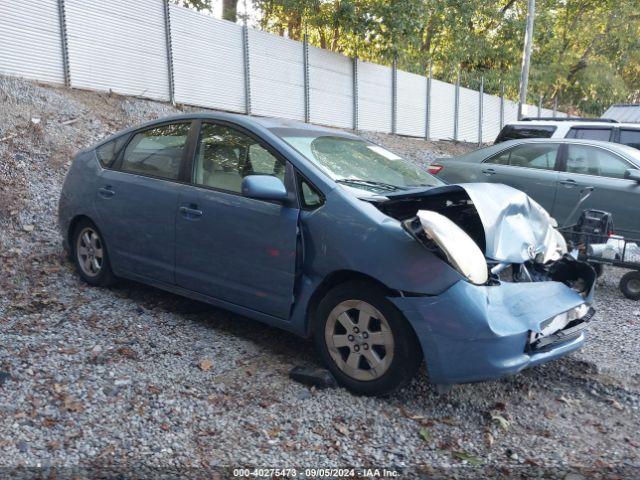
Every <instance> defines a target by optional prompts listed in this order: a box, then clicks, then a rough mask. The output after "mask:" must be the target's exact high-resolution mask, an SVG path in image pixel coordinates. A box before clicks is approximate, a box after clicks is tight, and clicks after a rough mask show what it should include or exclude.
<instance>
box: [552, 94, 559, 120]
mask: <svg viewBox="0 0 640 480" xmlns="http://www.w3.org/2000/svg"><path fill="white" fill-rule="evenodd" d="M557 115H558V96H557V95H556V96H555V97H553V118H556V116H557Z"/></svg>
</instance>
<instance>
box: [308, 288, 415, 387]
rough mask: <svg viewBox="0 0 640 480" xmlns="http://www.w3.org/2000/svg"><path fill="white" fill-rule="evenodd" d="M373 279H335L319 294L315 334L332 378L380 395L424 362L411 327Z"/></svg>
mask: <svg viewBox="0 0 640 480" xmlns="http://www.w3.org/2000/svg"><path fill="white" fill-rule="evenodd" d="M386 295H387V294H386V292H385V291H384V290H383V289H381V288H379V287H377V286H376V285H373V284H369V283H365V282H351V283H345V284H342V285H338V286H337V287H335V288H334V289H333V290H331V291H329V293H327V295H326V296H325V297H324V298H323V299H322V301H321V302H320V305H319V306H318V311H317V313H316V317H315V318H316V321H315V324H314V340H315V342H316V347H317V348H318V351H319V352H320V355H321V356H322V358H323V360H324V362H325V364H326V365H327V367H328V368H329V370H330V371H331V373H333V375H334V377H335V378H336V380H337V381H338V382H339V383H340V384H341V385H343V386H345V387H347V388H348V389H349V390H352V391H353V392H355V393H359V394H364V395H381V394H385V393H389V392H391V391H393V390H395V389H397V388H399V387H401V386H403V385H404V384H406V383H408V382H409V381H410V380H411V379H412V378H413V377H414V376H415V374H416V372H417V370H418V368H419V367H420V364H421V362H422V351H421V349H420V344H419V343H418V341H417V339H416V337H415V334H414V332H413V330H412V329H411V327H410V325H409V324H408V322H407V321H406V319H405V318H404V317H403V316H402V314H401V313H400V312H399V311H398V310H397V308H396V307H395V306H394V305H393V304H392V303H391V302H390V301H389V300H387V298H386Z"/></svg>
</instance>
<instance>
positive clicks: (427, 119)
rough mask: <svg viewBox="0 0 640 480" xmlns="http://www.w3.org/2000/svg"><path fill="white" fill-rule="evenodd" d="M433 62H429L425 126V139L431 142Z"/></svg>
mask: <svg viewBox="0 0 640 480" xmlns="http://www.w3.org/2000/svg"><path fill="white" fill-rule="evenodd" d="M431 75H432V70H431V62H429V76H428V77H427V109H426V110H427V113H426V115H427V118H426V119H425V124H424V138H425V140H429V133H430V132H429V129H430V128H431Z"/></svg>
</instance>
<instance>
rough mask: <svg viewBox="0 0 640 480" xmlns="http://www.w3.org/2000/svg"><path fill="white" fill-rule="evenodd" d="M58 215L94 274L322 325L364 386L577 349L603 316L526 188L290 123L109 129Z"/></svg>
mask: <svg viewBox="0 0 640 480" xmlns="http://www.w3.org/2000/svg"><path fill="white" fill-rule="evenodd" d="M59 224H60V226H61V229H62V235H63V239H64V242H65V244H66V246H67V248H68V250H69V252H70V254H71V257H72V259H73V261H74V262H75V265H76V267H77V270H78V273H79V275H80V276H81V277H82V278H83V279H84V280H85V281H86V282H87V283H89V284H90V285H95V286H107V285H110V284H111V283H113V282H114V281H116V280H117V279H118V278H127V279H131V280H135V281H139V282H143V283H146V284H149V285H152V286H155V287H158V288H160V289H164V290H167V291H170V292H174V293H177V294H180V295H184V296H187V297H190V298H193V299H197V300H200V301H204V302H208V303H211V304H213V305H217V306H219V307H222V308H225V309H228V310H231V311H233V312H236V313H238V314H241V315H245V316H248V317H251V318H253V319H256V320H259V321H262V322H265V323H267V324H269V325H273V326H276V327H279V328H282V329H284V330H288V331H290V332H293V333H295V334H297V335H300V336H302V337H306V338H313V341H314V342H315V345H316V347H317V349H318V351H319V353H320V356H321V358H322V359H323V361H324V362H325V364H326V366H327V368H328V369H329V370H330V371H331V372H332V373H333V375H334V376H335V378H336V379H337V380H338V382H339V383H340V384H342V385H344V386H345V387H347V388H349V389H351V390H352V391H354V392H357V393H361V394H383V393H387V392H390V391H392V390H394V389H396V388H398V387H400V386H401V385H403V384H406V383H407V382H408V381H409V380H411V378H412V377H414V375H415V374H416V372H417V371H418V369H419V368H420V365H421V364H422V360H423V359H424V360H425V363H426V369H427V373H428V377H429V379H430V381H431V382H433V383H435V384H438V385H442V386H446V385H451V384H455V383H463V382H474V381H480V380H486V379H492V378H497V377H501V376H504V375H509V374H515V373H517V372H519V371H521V370H522V369H524V368H527V367H531V366H534V365H538V364H540V363H543V362H547V361H549V360H553V359H555V358H558V357H560V356H562V355H565V354H567V353H569V352H571V351H573V350H575V349H577V348H579V347H580V346H581V345H582V344H583V342H584V338H585V325H586V323H587V322H588V320H589V319H590V318H591V317H592V316H593V312H594V311H593V308H592V306H591V304H592V299H593V288H594V280H595V273H594V272H593V270H592V268H591V267H590V266H589V265H587V264H586V263H583V262H580V261H577V260H575V259H574V258H573V257H571V256H570V255H568V254H567V251H566V250H567V249H566V244H565V242H564V240H563V238H562V236H561V235H560V234H559V233H558V231H557V230H556V229H555V228H554V222H553V219H551V218H550V216H549V215H548V213H547V212H546V211H545V210H544V209H543V208H542V207H540V206H539V205H538V204H537V203H536V202H534V201H533V200H532V199H531V198H529V197H528V196H527V195H526V194H524V193H522V192H519V191H518V190H515V189H513V188H510V187H507V186H504V185H495V184H462V185H445V184H444V183H443V182H441V181H440V180H438V179H437V178H435V177H433V176H432V175H430V174H429V173H427V172H426V171H424V170H422V169H420V168H418V167H416V166H414V165H412V164H410V163H409V162H406V161H404V160H403V159H401V158H400V157H398V156H397V155H395V154H393V153H391V152H389V151H388V150H386V149H384V148H382V147H380V146H378V145H374V144H372V143H370V142H368V141H365V140H363V139H362V138H360V137H358V136H356V135H352V134H350V133H346V132H342V131H337V130H332V129H328V128H322V127H318V126H312V125H308V124H304V123H300V122H295V121H290V120H279V119H269V118H255V117H249V116H241V115H232V114H222V113H219V114H217V113H216V114H212V113H211V114H210V113H194V114H189V115H182V116H176V117H170V118H165V119H161V120H157V121H154V122H151V123H147V124H145V125H141V126H138V127H135V128H131V129H128V130H125V131H122V132H119V133H116V134H115V135H113V136H111V137H109V138H108V139H106V140H104V141H102V142H101V143H99V144H97V145H96V146H94V147H91V148H88V149H86V150H84V151H82V152H80V153H79V154H78V155H77V156H76V157H75V159H74V161H73V163H72V165H71V168H70V170H69V172H68V174H67V176H66V180H65V183H64V187H63V190H62V194H61V198H60V205H59ZM303 345H304V344H303ZM303 348H306V347H304V346H303Z"/></svg>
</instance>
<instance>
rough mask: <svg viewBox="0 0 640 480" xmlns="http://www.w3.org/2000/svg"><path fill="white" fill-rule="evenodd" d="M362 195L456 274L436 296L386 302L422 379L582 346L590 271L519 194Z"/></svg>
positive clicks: (520, 362) (448, 189)
mask: <svg viewBox="0 0 640 480" xmlns="http://www.w3.org/2000/svg"><path fill="white" fill-rule="evenodd" d="M369 201H371V202H372V203H374V204H375V205H376V206H377V208H378V209H380V210H381V211H382V212H383V213H385V214H386V215H388V216H391V217H393V218H395V219H397V220H399V221H400V222H401V223H402V225H403V226H404V228H405V230H406V231H407V232H409V233H410V234H411V235H412V236H413V237H414V238H415V239H416V240H417V241H418V242H420V243H421V244H422V245H423V246H424V247H425V248H426V249H428V250H429V251H431V252H432V253H433V254H435V255H437V256H439V257H440V258H441V259H442V260H443V261H445V262H447V263H448V264H449V265H451V266H452V267H453V268H455V269H456V270H457V271H458V272H459V273H460V274H461V275H462V276H463V277H464V279H465V280H466V281H465V282H459V284H457V285H455V286H453V287H452V288H450V289H449V290H448V291H447V292H445V293H444V294H441V295H439V296H437V297H430V298H422V299H418V300H414V299H412V298H409V297H406V298H399V299H396V300H394V303H395V304H396V305H397V306H398V308H400V309H401V310H402V311H403V312H404V313H405V315H406V316H407V318H408V319H409V320H410V322H411V323H412V325H413V327H414V329H416V331H417V332H418V336H419V337H420V338H421V342H422V344H423V351H424V352H425V356H427V357H429V358H428V361H427V364H428V365H429V362H431V365H430V366H429V373H430V376H431V377H432V381H434V382H436V383H458V382H466V381H476V380H482V379H486V378H493V377H497V376H501V375H505V374H509V373H515V372H517V371H519V370H521V369H522V368H526V367H528V366H532V365H536V364H539V363H542V362H545V361H548V360H550V359H553V358H557V357H558V356H561V355H564V354H565V353H567V352H569V351H571V350H574V349H575V348H578V347H579V346H580V345H581V344H582V342H583V340H584V335H583V330H584V328H585V325H586V322H588V321H589V320H590V319H591V317H592V316H593V314H594V310H593V308H592V307H591V302H592V299H593V291H594V285H595V280H596V274H595V271H594V270H593V268H592V267H591V266H590V265H588V264H587V263H586V262H582V261H579V260H577V259H575V258H573V257H572V256H571V255H569V254H568V253H567V247H566V243H565V241H564V239H563V237H562V235H561V234H560V233H559V232H558V231H557V229H556V228H555V226H556V225H555V222H554V221H553V219H552V218H551V217H550V216H549V214H548V213H547V212H546V211H545V210H544V209H543V208H542V207H541V206H540V205H538V204H537V203H536V202H535V201H533V200H532V199H531V198H529V197H528V196H527V195H526V194H524V193H522V192H520V191H518V190H515V189H513V188H511V187H508V186H506V185H498V184H462V185H447V186H443V187H436V188H431V189H428V190H424V191H420V192H418V193H410V192H402V193H398V194H390V195H387V196H385V197H384V199H383V198H378V199H374V200H371V199H370V200H369ZM470 338H471V339H472V340H473V341H474V342H475V345H474V346H473V347H472V348H470V347H469V339H470ZM452 357H453V358H456V357H457V358H460V359H461V360H459V361H458V362H457V363H456V362H453V363H452V362H451V360H450V359H451V358H452Z"/></svg>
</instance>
